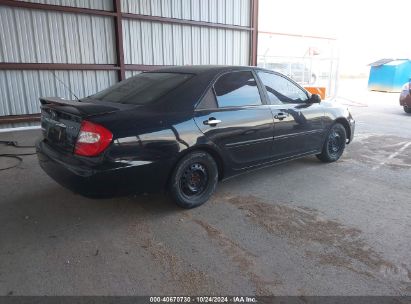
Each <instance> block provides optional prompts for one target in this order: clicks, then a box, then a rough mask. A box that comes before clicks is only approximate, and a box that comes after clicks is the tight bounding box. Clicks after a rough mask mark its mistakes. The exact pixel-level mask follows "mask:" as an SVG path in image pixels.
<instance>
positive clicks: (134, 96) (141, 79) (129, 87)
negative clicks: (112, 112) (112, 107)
mask: <svg viewBox="0 0 411 304" xmlns="http://www.w3.org/2000/svg"><path fill="white" fill-rule="evenodd" d="M191 77H192V75H191V74H179V73H141V74H139V75H137V76H134V77H131V78H129V79H126V80H124V81H121V82H119V83H117V84H115V85H114V86H112V87H109V88H108V89H106V90H104V91H101V92H99V93H97V94H94V95H92V96H90V98H93V99H97V100H101V101H108V102H115V103H125V104H135V105H144V104H149V103H152V102H155V101H157V100H158V99H159V98H160V97H162V96H163V95H165V94H167V93H168V92H170V91H171V90H172V89H174V88H176V87H177V86H179V85H180V84H182V83H183V82H185V81H187V80H188V79H190V78H191Z"/></svg>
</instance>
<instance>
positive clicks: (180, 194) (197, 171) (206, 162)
mask: <svg viewBox="0 0 411 304" xmlns="http://www.w3.org/2000/svg"><path fill="white" fill-rule="evenodd" d="M217 182H218V167H217V164H216V162H215V160H214V158H213V157H212V156H211V155H210V154H208V153H207V152H202V151H196V152H192V153H189V154H187V155H186V156H184V157H183V158H182V159H181V160H180V161H179V162H178V164H177V166H176V168H175V169H174V171H173V174H172V176H171V180H170V186H169V191H170V194H171V197H172V198H173V200H174V201H175V203H176V204H177V205H178V206H180V207H182V208H186V209H191V208H195V207H198V206H200V205H202V204H204V203H205V202H206V201H207V200H208V199H209V198H210V197H211V195H212V194H213V193H214V191H215V189H216V186H217Z"/></svg>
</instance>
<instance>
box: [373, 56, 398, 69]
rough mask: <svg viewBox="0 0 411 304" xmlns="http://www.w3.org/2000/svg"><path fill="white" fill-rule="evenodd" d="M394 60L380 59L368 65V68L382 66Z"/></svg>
mask: <svg viewBox="0 0 411 304" xmlns="http://www.w3.org/2000/svg"><path fill="white" fill-rule="evenodd" d="M393 60H394V59H388V58H384V59H380V60H377V61H375V62H371V63H370V64H368V65H369V66H372V67H373V66H380V65H384V64H386V63H388V62H391V61H393Z"/></svg>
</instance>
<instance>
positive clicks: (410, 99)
mask: <svg viewBox="0 0 411 304" xmlns="http://www.w3.org/2000/svg"><path fill="white" fill-rule="evenodd" d="M400 105H401V106H403V107H408V108H411V94H410V93H409V92H408V91H403V92H402V93H401V95H400Z"/></svg>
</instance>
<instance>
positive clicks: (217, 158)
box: [167, 146, 224, 185]
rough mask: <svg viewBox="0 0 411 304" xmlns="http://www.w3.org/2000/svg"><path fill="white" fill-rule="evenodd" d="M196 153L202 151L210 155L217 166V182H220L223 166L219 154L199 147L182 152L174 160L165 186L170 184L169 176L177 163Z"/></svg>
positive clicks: (205, 147) (211, 149) (222, 175)
mask: <svg viewBox="0 0 411 304" xmlns="http://www.w3.org/2000/svg"><path fill="white" fill-rule="evenodd" d="M198 151H203V152H207V153H208V154H210V155H211V157H212V158H213V159H214V160H215V162H216V164H217V169H218V180H222V179H223V177H224V166H223V160H222V158H221V156H220V154H219V153H218V152H217V151H215V150H214V149H213V148H210V147H207V146H200V147H194V148H190V149H187V150H185V151H184V152H182V153H181V155H179V156H178V158H177V159H176V161H175V163H174V165H173V168H172V170H171V171H170V175H169V177H168V179H167V185H169V183H170V179H171V175H172V174H173V172H174V170H175V168H176V166H177V164H178V162H179V161H180V160H181V159H182V158H183V157H184V156H186V155H187V154H189V153H191V152H198Z"/></svg>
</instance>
